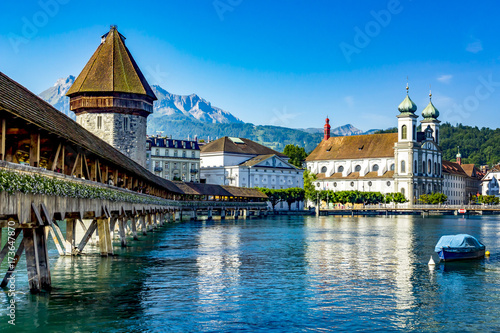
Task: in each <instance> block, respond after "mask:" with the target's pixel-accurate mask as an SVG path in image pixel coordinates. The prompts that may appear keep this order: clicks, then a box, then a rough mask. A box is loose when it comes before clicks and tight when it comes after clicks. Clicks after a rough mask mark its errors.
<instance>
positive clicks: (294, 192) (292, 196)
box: [281, 187, 305, 210]
mask: <svg viewBox="0 0 500 333" xmlns="http://www.w3.org/2000/svg"><path fill="white" fill-rule="evenodd" d="M281 191H282V195H283V199H284V200H285V201H286V202H287V203H288V210H291V208H292V204H293V203H294V202H297V201H303V200H304V197H305V191H304V189H302V188H300V187H291V188H287V189H284V190H281Z"/></svg>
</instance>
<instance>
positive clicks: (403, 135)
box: [397, 83, 418, 142]
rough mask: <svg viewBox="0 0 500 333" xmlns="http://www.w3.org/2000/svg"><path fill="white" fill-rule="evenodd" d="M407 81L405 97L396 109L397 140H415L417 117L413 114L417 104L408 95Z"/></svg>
mask: <svg viewBox="0 0 500 333" xmlns="http://www.w3.org/2000/svg"><path fill="white" fill-rule="evenodd" d="M409 89H410V88H409V87H408V83H407V84H406V97H405V99H404V100H403V101H402V102H401V104H399V106H398V110H399V115H398V116H397V117H398V133H399V139H398V141H399V142H416V141H417V118H418V116H417V115H416V114H415V111H417V105H416V104H415V103H413V101H412V100H411V98H410V96H409V95H408V90H409Z"/></svg>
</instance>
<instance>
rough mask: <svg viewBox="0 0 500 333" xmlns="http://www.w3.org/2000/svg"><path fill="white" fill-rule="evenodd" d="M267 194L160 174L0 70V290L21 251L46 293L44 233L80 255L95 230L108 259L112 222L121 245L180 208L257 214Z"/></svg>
mask: <svg viewBox="0 0 500 333" xmlns="http://www.w3.org/2000/svg"><path fill="white" fill-rule="evenodd" d="M111 178H112V179H113V180H114V182H113V184H111V183H110V182H109V180H110V179H111ZM266 198H267V197H266V196H265V195H264V194H262V193H261V192H259V191H257V190H254V189H248V188H236V187H230V186H217V185H208V184H200V183H183V182H171V181H168V180H166V179H163V178H160V177H157V176H155V175H154V174H152V173H150V172H149V171H148V170H146V169H145V168H143V167H142V166H141V165H139V164H137V163H136V162H134V161H133V160H131V159H130V158H128V157H127V156H125V155H124V154H122V153H121V152H119V151H118V150H116V149H115V148H113V147H112V146H110V145H109V144H107V143H106V142H104V141H103V140H101V139H100V138H99V137H97V136H95V135H94V134H92V133H90V132H89V131H87V130H86V129H84V128H83V127H81V126H80V125H78V124H77V123H76V122H74V121H73V120H71V119H70V118H69V117H67V116H65V115H64V114H62V113H61V112H59V111H58V110H56V109H54V108H53V107H52V106H51V105H49V104H47V103H46V102H44V101H43V100H41V99H40V98H38V97H37V96H35V95H34V94H32V93H31V92H30V91H28V90H27V89H26V88H24V87H23V86H21V85H20V84H18V83H16V82H14V81H13V80H12V79H10V78H8V77H7V76H6V75H4V74H3V73H0V226H1V228H0V232H1V231H2V230H3V231H4V232H7V236H6V237H4V238H6V239H7V242H6V244H1V246H0V249H1V252H0V263H1V262H2V261H3V260H4V259H5V258H7V259H8V261H9V264H8V268H7V273H6V275H5V278H4V279H3V281H2V282H1V286H2V287H5V286H6V285H7V283H8V279H9V277H10V276H11V275H12V273H13V271H14V269H15V267H16V265H17V263H18V261H19V259H20V257H21V255H22V253H23V252H24V253H25V257H26V263H27V272H28V278H29V287H30V290H31V291H32V292H39V291H42V290H50V289H51V278H50V268H49V261H48V252H47V242H48V241H49V240H50V239H53V241H54V242H55V244H56V247H57V249H58V252H59V254H60V255H77V254H80V253H84V250H85V246H86V245H87V244H88V243H89V240H91V239H94V240H96V234H97V235H98V245H99V251H100V253H101V255H103V256H106V255H109V254H112V253H113V246H112V239H113V236H114V232H115V229H116V230H117V231H118V233H119V235H120V240H121V245H122V246H126V243H127V235H129V237H130V238H134V239H136V238H137V233H138V232H141V233H143V234H146V233H147V232H148V231H149V230H151V229H152V228H155V227H157V226H158V225H161V224H163V223H165V222H167V221H170V220H174V219H179V218H182V215H183V214H184V215H186V214H188V215H189V216H190V217H191V218H194V219H196V218H197V217H199V216H200V215H204V216H205V218H207V219H210V218H212V216H214V215H219V216H220V217H221V218H225V217H226V216H227V215H232V216H234V217H236V218H237V217H238V216H239V215H240V214H242V215H248V214H253V215H255V214H259V215H260V213H261V211H265V210H266V209H267V203H266ZM61 223H65V228H60V224H61ZM64 229H65V230H66V231H65V234H63V232H62V230H64ZM96 231H97V232H96ZM0 236H1V234H0ZM0 239H1V237H0ZM96 242H97V240H96ZM0 278H1V277H0Z"/></svg>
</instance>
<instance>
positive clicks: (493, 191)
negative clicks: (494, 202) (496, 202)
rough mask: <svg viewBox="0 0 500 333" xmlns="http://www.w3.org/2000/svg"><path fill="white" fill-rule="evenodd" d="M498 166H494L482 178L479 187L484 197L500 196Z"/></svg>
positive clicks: (499, 168)
mask: <svg viewBox="0 0 500 333" xmlns="http://www.w3.org/2000/svg"><path fill="white" fill-rule="evenodd" d="M499 180H500V164H497V165H495V166H494V167H493V168H492V169H491V170H489V171H488V172H487V173H486V176H484V178H483V180H482V182H481V186H482V189H483V194H484V195H496V196H499V195H500V186H499V183H498V182H499Z"/></svg>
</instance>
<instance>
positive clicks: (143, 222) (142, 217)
mask: <svg viewBox="0 0 500 333" xmlns="http://www.w3.org/2000/svg"><path fill="white" fill-rule="evenodd" d="M139 221H140V224H141V230H142V234H143V235H144V236H146V235H147V234H148V231H147V230H146V214H141V215H139Z"/></svg>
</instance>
